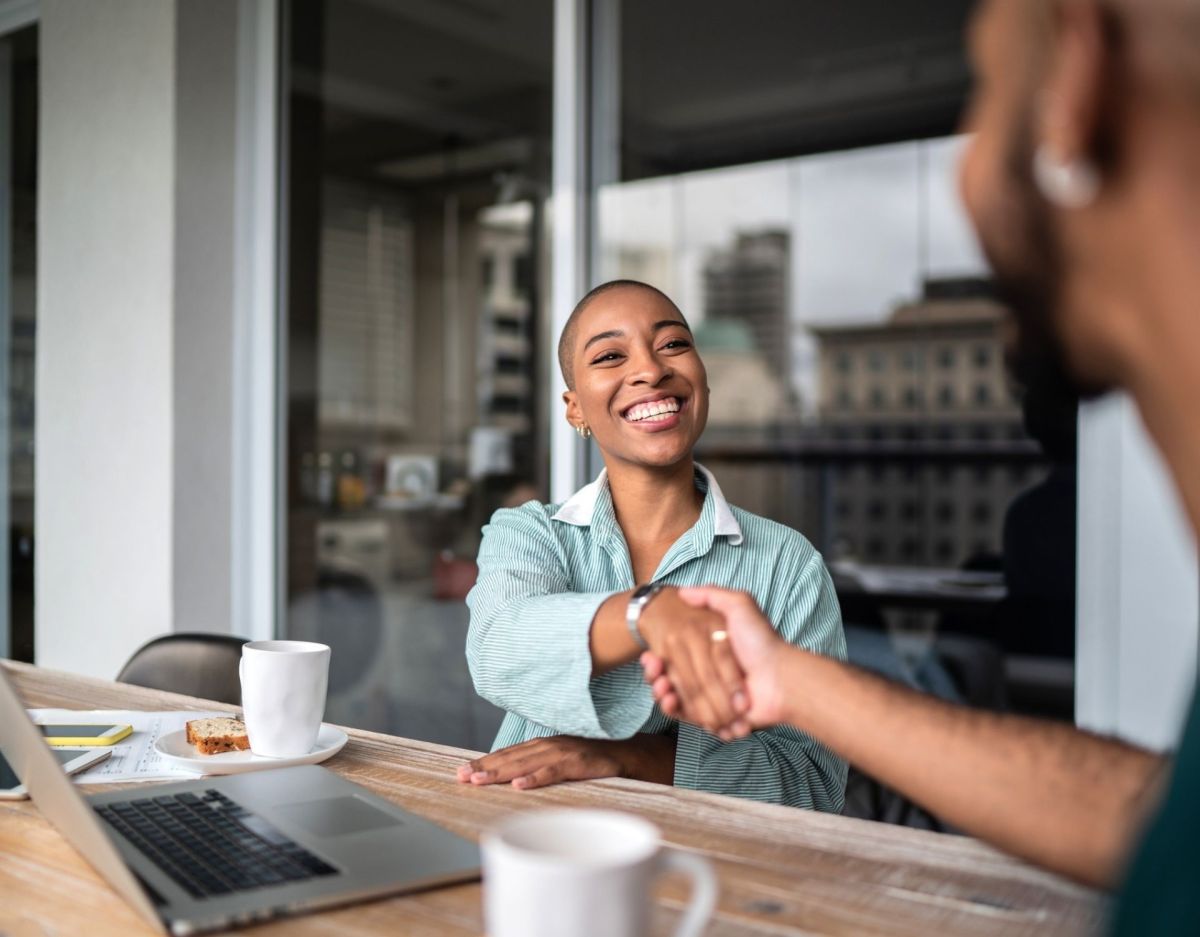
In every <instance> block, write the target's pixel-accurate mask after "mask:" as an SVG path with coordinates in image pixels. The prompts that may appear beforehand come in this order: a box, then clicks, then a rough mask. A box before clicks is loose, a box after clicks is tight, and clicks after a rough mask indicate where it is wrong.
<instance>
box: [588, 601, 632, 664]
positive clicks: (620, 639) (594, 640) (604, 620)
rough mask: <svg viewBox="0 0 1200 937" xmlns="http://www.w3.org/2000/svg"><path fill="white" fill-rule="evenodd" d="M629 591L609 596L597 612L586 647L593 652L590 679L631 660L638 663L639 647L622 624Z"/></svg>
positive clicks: (624, 624) (627, 627) (626, 626)
mask: <svg viewBox="0 0 1200 937" xmlns="http://www.w3.org/2000/svg"><path fill="white" fill-rule="evenodd" d="M632 595H633V590H632V589H627V590H626V591H624V592H617V593H615V594H614V595H611V596H609V597H608V599H606V600H605V601H604V603H603V604H602V605H601V606H600V607H599V608H598V609H596V617H595V618H593V619H592V629H591V632H590V635H589V638H588V646H589V647H590V649H591V652H592V675H593V676H599V675H600V674H602V673H607V672H608V671H610V670H612V669H613V668H615V667H620V666H621V665H622V664H628V663H629V662H630V661H631V660H637V657H638V655H639V654H640V653H641V652H642V648H641V646H640V645H639V644H638V643H637V642H636V641H635V640H634V639H633V635H631V634H630V633H629V626H628V625H626V623H625V609H626V608H627V607H628V606H629V599H630V597H631V596H632Z"/></svg>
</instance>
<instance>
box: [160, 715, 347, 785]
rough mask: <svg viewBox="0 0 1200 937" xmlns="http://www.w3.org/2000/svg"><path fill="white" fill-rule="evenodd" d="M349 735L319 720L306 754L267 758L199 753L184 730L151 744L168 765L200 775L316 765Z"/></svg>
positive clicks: (340, 748)
mask: <svg viewBox="0 0 1200 937" xmlns="http://www.w3.org/2000/svg"><path fill="white" fill-rule="evenodd" d="M349 739H350V736H348V735H346V733H345V732H343V731H342V730H341V729H339V728H337V727H335V726H331V725H327V724H324V723H322V725H321V728H320V730H319V731H318V732H317V744H316V745H314V746H313V750H312V751H310V752H309V753H308V754H307V755H295V756H293V757H291V758H267V757H266V756H265V755H256V754H254V752H252V751H249V750H246V751H241V752H221V753H220V754H219V755H201V754H199V753H198V752H197V751H196V747H195V746H194V745H189V744H188V740H187V730H186V729H180V730H179V731H178V732H168V733H167V734H166V735H164V736H163V737H162V738H160V739H158V740H157V741H156V742H155V743H154V749H155V751H157V752H158V753H159V754H160V755H162V756H163V758H165V759H166V760H167V761H169V762H170V763H171V764H173V765H175V767H177V768H183V769H184V770H186V771H198V772H200V773H201V774H241V773H242V772H244V771H262V770H263V769H265V768H286V767H289V766H290V765H315V764H317V763H318V762H321V761H324V760H325V759H326V758H332V757H333V756H334V755H336V754H337V753H338V752H340V751H341V750H342V749H343V748H344V747H345V745H346V742H347V741H349Z"/></svg>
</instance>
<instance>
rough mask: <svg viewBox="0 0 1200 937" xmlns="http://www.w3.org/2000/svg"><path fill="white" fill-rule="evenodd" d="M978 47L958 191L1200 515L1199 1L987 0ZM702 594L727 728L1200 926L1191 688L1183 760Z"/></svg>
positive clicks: (1075, 376)
mask: <svg viewBox="0 0 1200 937" xmlns="http://www.w3.org/2000/svg"><path fill="white" fill-rule="evenodd" d="M970 48H971V59H972V61H973V63H974V67H975V71H976V89H975V93H974V100H973V102H972V106H971V110H970V116H969V120H968V124H969V129H970V130H971V131H973V133H974V137H973V138H972V140H971V143H970V146H969V149H968V151H967V153H966V155H965V157H964V160H963V164H962V167H961V185H962V194H963V197H964V200H965V202H966V205H967V208H968V211H969V213H970V215H971V218H972V220H973V222H974V224H975V227H976V228H977V230H978V233H979V236H980V240H981V242H982V244H983V246H984V250H985V252H986V253H987V255H988V257H989V259H990V261H991V264H992V266H993V268H994V270H995V274H996V277H997V280H998V281H999V282H1000V284H1001V285H1002V287H1003V288H1004V289H1005V290H1006V291H1007V293H1008V298H1009V300H1010V302H1011V304H1012V305H1013V307H1014V309H1015V310H1016V313H1017V317H1018V319H1019V323H1020V327H1021V341H1022V342H1023V343H1024V344H1025V346H1026V348H1027V350H1029V351H1031V352H1032V353H1034V354H1035V355H1039V356H1040V357H1041V358H1043V359H1044V360H1048V361H1051V362H1057V364H1058V365H1060V366H1061V367H1062V368H1063V369H1064V370H1065V371H1066V372H1067V373H1068V374H1069V375H1070V377H1071V379H1072V380H1073V381H1074V383H1075V384H1076V386H1077V388H1078V389H1079V391H1080V393H1081V394H1083V395H1085V396H1087V395H1093V394H1097V393H1100V392H1102V391H1104V390H1106V389H1108V388H1110V387H1123V388H1126V389H1128V390H1129V391H1130V392H1131V393H1132V394H1133V396H1134V398H1135V400H1136V402H1137V405H1138V408H1139V409H1140V411H1141V414H1142V417H1143V419H1144V421H1145V423H1146V426H1147V427H1148V429H1149V431H1150V433H1151V435H1152V436H1153V438H1154V440H1155V441H1156V443H1157V445H1158V446H1159V447H1160V449H1161V450H1162V452H1163V454H1164V456H1165V457H1166V460H1167V462H1168V465H1169V466H1170V469H1171V472H1172V475H1173V478H1174V481H1175V484H1176V485H1177V487H1178V489H1179V492H1180V494H1181V495H1182V500H1183V503H1184V506H1185V508H1186V511H1187V514H1188V517H1189V519H1190V520H1191V523H1192V527H1193V530H1195V531H1200V0H985V2H983V3H982V4H981V6H980V9H979V10H978V11H977V14H976V17H975V20H974V22H973V24H972V27H971V33H970ZM690 600H691V601H692V602H693V603H694V604H697V605H706V606H708V607H710V608H713V609H715V610H717V611H719V612H720V613H722V614H723V615H724V616H725V617H726V619H727V629H728V637H729V640H730V641H731V642H732V646H733V649H734V651H735V653H736V655H737V657H738V659H739V662H740V664H741V665H742V667H743V670H744V672H745V680H746V687H747V689H748V690H749V698H750V708H749V710H748V711H747V712H746V714H745V718H744V719H742V720H741V721H740V722H739V723H737V724H735V725H734V726H732V727H711V728H712V729H714V730H723V731H729V730H730V729H732V730H734V731H735V732H737V733H741V732H745V731H748V730H749V729H750V728H752V727H756V726H760V725H767V724H772V723H776V722H787V723H790V724H792V725H794V726H796V727H798V728H800V729H802V730H803V731H805V732H808V733H810V734H811V735H813V736H815V737H816V738H817V739H819V740H820V741H822V742H824V743H826V744H827V745H829V746H830V747H831V748H832V749H834V750H835V751H837V752H838V753H839V754H841V755H843V756H844V757H846V758H847V759H848V760H849V761H850V762H852V763H854V764H856V765H858V766H859V767H860V768H862V769H863V770H864V771H866V772H868V773H870V774H872V775H874V776H875V777H876V778H878V779H879V780H880V781H882V782H883V783H885V784H887V785H890V786H892V787H894V788H896V789H897V790H899V791H900V792H901V793H903V794H906V795H907V796H909V797H910V798H912V799H913V800H915V801H917V802H918V803H920V804H922V805H924V806H925V807H927V808H929V809H930V810H932V811H934V812H936V813H937V814H938V815H940V816H941V817H942V818H944V819H945V820H946V821H948V822H949V823H951V824H953V825H955V826H957V827H960V828H962V829H964V830H966V831H969V832H971V833H973V834H975V835H977V836H980V837H982V838H984V839H987V840H990V841H992V842H993V843H996V844H997V845H999V846H1001V847H1002V848H1004V849H1007V850H1009V851H1010V852H1013V853H1016V854H1018V855H1021V856H1024V857H1025V858H1027V859H1030V860H1032V861H1034V862H1036V863H1038V864H1040V865H1043V866H1046V867H1047V868H1050V869H1054V870H1057V871H1060V872H1063V873H1065V874H1067V875H1070V876H1072V877H1074V878H1076V879H1079V880H1081V881H1084V882H1088V883H1091V884H1094V885H1099V886H1103V887H1115V886H1120V887H1121V892H1122V893H1121V899H1120V902H1119V904H1118V912H1117V919H1116V931H1117V932H1118V933H1121V934H1126V933H1128V934H1133V933H1137V934H1165V933H1171V934H1183V933H1189V934H1197V933H1200V889H1197V888H1196V887H1195V885H1194V884H1193V881H1192V879H1193V878H1194V876H1195V874H1196V870H1197V869H1200V707H1197V706H1196V704H1193V709H1192V713H1191V716H1190V719H1189V721H1188V726H1187V729H1186V730H1185V735H1184V738H1183V741H1182V745H1181V747H1180V750H1179V752H1178V755H1177V757H1176V758H1175V760H1174V762H1173V764H1171V763H1168V762H1167V761H1166V760H1165V759H1163V758H1161V757H1159V756H1157V755H1154V754H1151V753H1149V752H1146V751H1142V750H1140V749H1138V748H1135V747H1132V746H1130V745H1126V744H1123V743H1121V742H1118V741H1114V740H1111V739H1105V738H1100V737H1098V736H1095V735H1091V734H1089V733H1086V732H1082V731H1078V730H1075V729H1072V728H1070V727H1068V726H1064V725H1058V724H1050V723H1042V722H1039V721H1037V720H1033V719H1026V718H1020V717H1016V716H1009V715H1001V714H995V713H987V712H973V711H968V710H965V709H961V708H956V707H953V706H950V705H946V704H944V703H941V702H939V701H937V700H934V699H930V698H927V697H923V696H920V695H917V694H915V693H912V692H909V691H906V690H905V689H903V688H900V687H897V686H894V685H892V684H889V683H887V682H885V681H882V680H879V679H876V678H873V677H871V676H870V675H868V674H865V673H863V672H861V671H858V670H856V669H854V668H853V667H850V666H847V665H845V664H842V663H839V662H837V661H833V660H827V659H823V658H820V657H817V656H814V655H812V654H808V653H805V652H803V651H800V650H796V649H792V648H784V647H782V646H781V644H780V642H779V641H778V639H777V638H776V636H775V634H774V632H773V631H772V630H771V628H770V626H769V624H768V623H767V622H766V620H765V619H764V618H763V616H762V614H761V613H760V612H759V610H758V608H757V607H756V606H755V605H754V604H753V602H751V601H750V600H749V599H748V598H747V597H745V596H743V595H741V594H738V593H731V592H725V591H722V590H716V589H703V590H693V591H692V594H691V596H690ZM643 663H644V665H645V667H646V671H647V679H649V680H651V681H652V682H653V683H654V687H655V694H656V696H657V697H658V698H659V699H660V701H661V703H662V706H663V708H664V710H666V711H667V712H668V713H678V714H682V715H683V716H684V717H685V718H686V716H687V713H688V707H687V701H686V700H683V699H681V698H680V695H679V694H678V693H677V692H676V691H675V689H674V688H673V687H672V685H671V682H670V673H669V671H668V672H667V673H666V674H664V673H663V666H662V663H661V661H659V660H657V659H655V658H653V657H650V656H647V657H646V658H645V659H644V661H643Z"/></svg>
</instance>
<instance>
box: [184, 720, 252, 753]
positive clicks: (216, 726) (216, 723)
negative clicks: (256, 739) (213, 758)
mask: <svg viewBox="0 0 1200 937" xmlns="http://www.w3.org/2000/svg"><path fill="white" fill-rule="evenodd" d="M187 740H188V743H189V744H191V745H195V746H196V751H198V752H199V753H200V754H201V755H216V754H218V753H220V752H236V751H241V750H243V749H246V748H249V747H250V739H249V737H248V736H247V735H246V724H245V723H244V722H242V720H241V719H228V718H220V719H193V720H192V721H191V722H189V723H188V724H187Z"/></svg>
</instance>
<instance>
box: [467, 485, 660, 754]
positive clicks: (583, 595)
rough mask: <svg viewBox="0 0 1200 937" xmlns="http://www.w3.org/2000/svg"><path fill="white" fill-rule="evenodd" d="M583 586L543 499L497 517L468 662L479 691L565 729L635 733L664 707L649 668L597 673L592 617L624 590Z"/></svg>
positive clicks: (485, 554) (486, 542)
mask: <svg viewBox="0 0 1200 937" xmlns="http://www.w3.org/2000/svg"><path fill="white" fill-rule="evenodd" d="M573 588H574V583H573V582H572V581H571V575H570V570H569V568H568V564H567V559H566V556H565V555H564V553H563V549H562V546H561V545H560V544H559V542H558V540H557V538H556V537H555V536H554V532H553V530H551V528H550V521H549V519H548V518H547V517H546V513H545V509H544V508H543V507H542V506H541V505H538V504H536V503H532V502H531V503H529V504H526V505H524V506H522V507H520V508H512V509H502V510H499V511H497V512H496V513H495V514H494V515H493V516H492V520H491V523H490V524H488V525H487V526H486V527H484V529H483V543H482V544H481V546H480V548H479V578H478V580H477V581H476V584H475V587H474V588H473V589H472V590H471V592H470V594H469V595H468V596H467V605H468V606H469V607H470V610H471V624H470V628H469V630H468V631H467V663H468V666H469V667H470V670H471V678H472V679H473V680H474V683H475V690H476V692H477V693H478V694H479V695H480V696H482V697H483V698H484V699H487V700H489V701H490V702H492V703H494V704H495V705H496V706H499V707H500V708H501V709H505V710H507V711H508V712H510V713H514V714H516V715H518V716H521V717H522V718H524V719H527V720H529V721H530V722H533V723H537V724H539V725H542V726H545V727H547V728H549V729H551V730H553V731H554V732H557V733H562V734H566V735H577V736H582V737H585V738H628V737H629V736H632V735H633V734H635V733H636V732H637V731H638V730H639V729H640V728H641V726H642V725H643V724H644V723H645V721H646V719H647V718H649V716H650V714H651V711H652V710H653V706H654V702H653V698H652V695H651V693H650V691H649V688H648V687H645V685H644V684H643V683H642V681H641V680H640V679H637V677H639V676H640V672H639V673H636V674H635V673H628V674H627V673H624V671H626V670H629V668H630V666H631V665H627V666H626V667H622V668H618V669H617V670H616V671H612V672H610V673H608V674H605V675H603V676H601V677H598V678H596V679H594V680H593V679H592V654H591V646H590V633H591V626H592V620H593V619H594V618H595V617H596V611H597V609H599V607H600V606H601V605H602V604H603V603H604V601H605V600H606V599H607V598H608V597H609V596H610V595H611V594H612V592H614V591H618V590H612V591H605V592H575V591H572V590H573ZM632 666H633V668H634V669H635V670H636V665H632ZM631 676H632V677H633V679H632V680H631V679H630V677H631ZM631 690H632V691H633V692H630V691H631Z"/></svg>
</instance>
